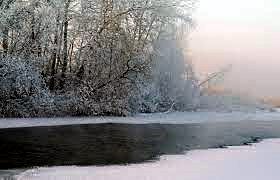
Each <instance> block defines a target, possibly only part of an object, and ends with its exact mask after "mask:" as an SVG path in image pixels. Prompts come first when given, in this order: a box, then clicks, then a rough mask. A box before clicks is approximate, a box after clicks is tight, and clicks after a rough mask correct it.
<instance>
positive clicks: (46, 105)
mask: <svg viewBox="0 0 280 180" xmlns="http://www.w3.org/2000/svg"><path fill="white" fill-rule="evenodd" d="M52 108H53V98H52V97H51V95H50V94H49V92H48V90H47V88H46V85H45V83H44V81H43V79H42V77H41V75H40V74H39V73H38V72H37V71H36V70H35V68H34V67H33V66H32V65H31V64H29V63H28V60H26V59H22V58H13V57H6V58H4V57H2V58H1V60H0V116H2V117H31V116H44V115H45V116H46V115H49V114H50V112H51V109H52Z"/></svg>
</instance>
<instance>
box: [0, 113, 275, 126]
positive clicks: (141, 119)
mask: <svg viewBox="0 0 280 180" xmlns="http://www.w3.org/2000/svg"><path fill="white" fill-rule="evenodd" d="M243 120H247V121H248V120H252V121H274V120H280V112H279V111H275V112H264V111H259V112H254V113H252V112H229V113H221V112H174V113H157V114H140V115H137V116H133V117H91V118H72V117H69V118H37V119H36V118H32V119H0V129H3V128H16V127H36V126H58V125H71V124H97V123H128V124H147V123H162V124H185V123H205V122H207V123H209V122H236V121H243Z"/></svg>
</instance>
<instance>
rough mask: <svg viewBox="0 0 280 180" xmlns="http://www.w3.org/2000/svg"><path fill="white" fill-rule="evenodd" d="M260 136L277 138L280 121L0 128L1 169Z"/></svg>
mask: <svg viewBox="0 0 280 180" xmlns="http://www.w3.org/2000/svg"><path fill="white" fill-rule="evenodd" d="M263 138H280V122H277V121H273V122H255V121H250V122H249V121H248V122H246V121H243V122H235V123H209V124H205V123H204V124H185V125H167V124H143V125H133V124H131V125H129V124H92V125H70V126H57V127H35V128H34V127H32V128H15V129H0V142H1V144H0V169H17V168H30V167H34V166H61V165H81V166H85V165H109V164H126V163H140V162H143V161H150V160H156V159H157V157H159V156H160V155H162V154H178V153H183V152H185V151H186V150H191V149H204V148H216V147H224V146H226V145H242V144H247V143H250V142H256V141H258V140H260V139H263ZM3 172H4V171H2V173H3ZM0 173H1V172H0ZM0 176H1V175H0Z"/></svg>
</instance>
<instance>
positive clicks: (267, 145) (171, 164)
mask: <svg viewBox="0 0 280 180" xmlns="http://www.w3.org/2000/svg"><path fill="white" fill-rule="evenodd" d="M279 152H280V139H270V140H265V141H262V142H261V143H258V144H253V145H252V146H239V147H229V148H226V149H208V150H194V151H190V152H188V153H187V154H184V155H172V156H170V155H168V156H162V157H161V158H160V160H159V161H157V162H153V163H144V164H131V165H127V166H106V167H77V166H68V167H50V168H35V169H31V170H27V171H25V172H23V173H21V174H19V175H18V176H15V179H17V180H66V179H67V180H72V179H73V180H76V179H83V180H91V179H95V180H106V179H110V180H131V179H134V180H143V179H145V180H146V179H147V180H149V179H152V180H173V179H176V180H185V179H186V178H187V179H188V180H220V179H223V180H264V179H269V180H278V179H279V170H278V169H279V168H278V165H279V164H280V157H279Z"/></svg>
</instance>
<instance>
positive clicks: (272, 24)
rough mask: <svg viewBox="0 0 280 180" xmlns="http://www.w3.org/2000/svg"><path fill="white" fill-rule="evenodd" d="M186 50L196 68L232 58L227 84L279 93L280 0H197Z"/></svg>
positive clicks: (209, 69)
mask: <svg viewBox="0 0 280 180" xmlns="http://www.w3.org/2000/svg"><path fill="white" fill-rule="evenodd" d="M194 19H195V21H196V24H197V25H196V28H195V29H194V30H193V32H192V34H191V36H190V45H189V46H190V48H189V49H190V56H191V58H192V60H193V61H194V63H195V65H196V68H197V69H198V71H199V73H200V74H207V73H209V72H213V71H217V70H218V69H219V68H221V67H223V66H225V65H227V64H232V65H233V70H232V72H231V73H230V74H228V75H227V82H226V86H227V87H229V88H232V89H234V90H240V91H242V92H249V93H252V94H255V95H258V96H272V97H274V96H278V97H280V0H200V1H199V3H198V5H197V9H196V12H195V15H194Z"/></svg>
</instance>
